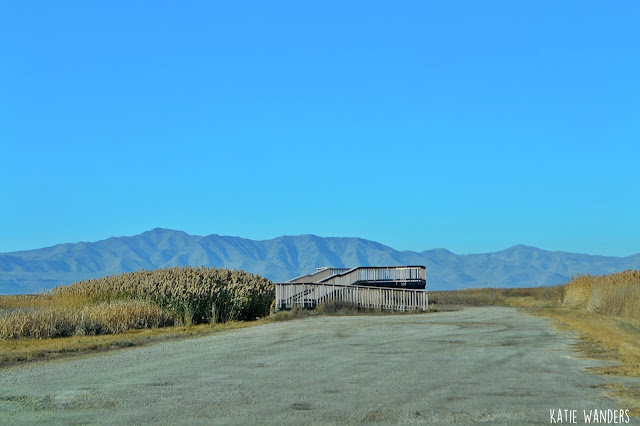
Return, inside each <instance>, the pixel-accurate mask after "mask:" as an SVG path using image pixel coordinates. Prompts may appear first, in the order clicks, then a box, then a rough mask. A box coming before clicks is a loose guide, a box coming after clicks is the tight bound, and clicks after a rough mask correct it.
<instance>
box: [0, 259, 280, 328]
mask: <svg viewBox="0 0 640 426" xmlns="http://www.w3.org/2000/svg"><path fill="white" fill-rule="evenodd" d="M273 299H274V286H273V283H272V282H271V281H269V280H267V279H266V278H262V277H260V276H259V275H253V274H249V273H247V272H244V271H238V270H233V271H230V270H228V269H216V268H211V269H210V268H191V267H185V268H171V269H159V270H154V271H144V270H143V271H137V272H130V273H125V274H119V275H114V276H110V277H105V278H100V279H94V280H87V281H81V282H77V283H74V284H72V285H70V286H59V287H56V288H54V289H53V290H52V291H49V292H45V293H44V294H40V295H23V296H0V339H14V338H22V337H25V338H51V337H66V336H74V335H80V336H82V335H96V334H110V333H118V332H122V331H125V330H130V329H139V328H152V327H164V326H171V325H181V324H186V325H191V324H194V325H195V324H202V323H210V322H211V323H217V322H226V321H230V320H252V319H255V318H256V317H263V316H267V315H268V314H269V308H270V305H271V303H272V301H273Z"/></svg>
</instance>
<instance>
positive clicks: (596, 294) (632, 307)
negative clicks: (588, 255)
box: [564, 271, 640, 322]
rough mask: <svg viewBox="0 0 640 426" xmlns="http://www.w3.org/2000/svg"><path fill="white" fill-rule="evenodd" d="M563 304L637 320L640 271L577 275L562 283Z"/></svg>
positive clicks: (638, 317) (639, 296) (639, 315)
mask: <svg viewBox="0 0 640 426" xmlns="http://www.w3.org/2000/svg"><path fill="white" fill-rule="evenodd" d="M572 278H573V277H572ZM564 305H565V306H568V307H572V308H581V309H585V310H587V311H589V312H592V313H595V314H599V315H605V316H609V317H616V318H621V319H625V320H629V321H635V322H640V271H624V272H620V273H617V274H611V275H603V276H591V275H578V276H577V277H576V278H573V279H572V280H571V281H570V282H569V283H567V284H566V285H565V295H564Z"/></svg>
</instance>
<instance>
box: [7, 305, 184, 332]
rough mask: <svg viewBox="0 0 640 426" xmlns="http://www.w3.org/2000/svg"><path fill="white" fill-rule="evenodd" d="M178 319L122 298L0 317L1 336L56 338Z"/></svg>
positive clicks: (154, 324)
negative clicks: (81, 305) (69, 307)
mask: <svg viewBox="0 0 640 426" xmlns="http://www.w3.org/2000/svg"><path fill="white" fill-rule="evenodd" d="M176 321H177V318H176V316H175V315H173V314H172V313H170V312H168V311H166V310H163V309H162V308H160V307H159V306H158V305H156V304H154V303H151V302H144V301H139V300H119V301H114V302H105V303H101V304H98V305H89V306H85V307H84V308H81V309H68V308H60V307H55V306H51V307H44V308H42V309H37V310H33V309H28V310H21V309H15V310H13V311H12V312H10V313H8V314H5V315H3V316H1V317H0V339H15V338H20V337H26V338H37V339H41V338H54V337H69V336H85V335H97V334H112V333H119V332H122V331H126V330H131V329H140V328H151V327H165V326H170V325H175V324H176Z"/></svg>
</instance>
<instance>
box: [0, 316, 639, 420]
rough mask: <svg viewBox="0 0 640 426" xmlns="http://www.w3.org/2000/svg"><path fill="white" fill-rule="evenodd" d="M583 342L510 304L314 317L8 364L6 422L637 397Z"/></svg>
mask: <svg viewBox="0 0 640 426" xmlns="http://www.w3.org/2000/svg"><path fill="white" fill-rule="evenodd" d="M574 342H575V337H574V336H573V335H571V334H569V333H565V332H558V331H556V330H554V329H553V328H552V327H551V326H550V325H549V323H548V322H547V321H546V320H544V319H541V318H537V317H531V316H527V315H524V314H522V313H520V312H518V311H517V310H515V309H511V308H500V307H482V308H467V309H464V310H461V311H456V312H443V313H432V314H425V315H386V316H350V317H312V318H308V319H301V320H295V321H287V322H280V323H272V324H267V325H261V326H256V327H251V328H246V329H240V330H232V331H228V332H223V333H220V334H215V335H211V336H207V337H199V338H193V339H189V340H182V341H175V342H165V343H159V344H156V345H153V346H148V347H139V348H131V349H124V350H118V351H113V352H108V353H105V354H99V355H92V356H86V357H84V358H73V359H67V360H60V361H55V362H48V363H37V364H31V365H28V366H23V367H16V368H12V369H4V370H0V424H52V423H66V424H68V423H83V424H86V423H90V424H92V423H113V424H149V423H154V424H155V423H160V424H212V423H216V424H229V423H231V424H265V423H266V424H307V423H310V424H325V423H334V424H345V423H363V422H367V423H377V424H388V423H469V422H489V423H491V424H494V423H513V424H522V423H546V424H548V423H549V422H550V412H549V410H551V409H554V410H556V412H557V410H558V409H563V410H564V409H575V410H578V418H577V421H578V422H582V410H583V409H585V410H591V409H602V410H607V409H612V410H613V409H620V408H622V409H624V408H629V407H624V406H621V405H620V403H619V402H617V401H615V400H612V399H608V398H607V397H606V396H605V394H604V389H603V387H602V385H603V384H604V383H612V382H614V381H615V380H621V379H614V378H611V377H603V376H597V375H592V374H588V373H587V372H586V371H585V368H586V367H589V366H597V365H603V363H602V362H599V361H594V360H585V359H581V358H577V356H578V354H577V353H576V352H574V351H573V350H572V349H571V344H572V343H574ZM627 380H629V379H627ZM634 383H637V382H634ZM630 420H631V423H634V422H636V424H637V420H638V419H634V418H631V419H630ZM565 423H566V421H565Z"/></svg>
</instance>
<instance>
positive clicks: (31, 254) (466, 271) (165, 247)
mask: <svg viewBox="0 0 640 426" xmlns="http://www.w3.org/2000/svg"><path fill="white" fill-rule="evenodd" d="M184 265H192V266H200V265H205V266H216V267H227V268H237V269H244V270H246V271H249V272H253V273H257V274H260V275H263V276H266V277H269V278H271V279H272V280H275V281H284V280H287V279H289V278H292V277H294V276H298V275H302V274H305V273H308V272H310V271H313V270H314V269H315V268H316V267H319V266H336V267H352V266H358V265H360V266H369V265H373V266H385V265H425V266H426V267H427V282H428V288H429V289H457V288H466V287H479V286H495V287H515V286H535V285H550V284H559V283H563V282H566V281H567V280H568V278H569V277H570V276H571V275H575V274H577V273H582V274H586V273H591V274H604V273H611V272H617V271H621V270H625V269H640V255H634V256H629V257H624V258H618V257H605V256H590V255H585V254H574V253H565V252H550V251H545V250H541V249H537V248H534V247H527V246H522V245H520V246H515V247H511V248H508V249H506V250H502V251H499V252H495V253H486V254H470V255H456V254H454V253H451V252H450V251H448V250H445V249H433V250H426V251H423V252H420V253H418V252H412V251H397V250H394V249H392V248H391V247H387V246H385V245H382V244H380V243H376V242H374V241H368V240H363V239H361V238H323V237H318V236H315V235H298V236H282V237H278V238H274V239H272V240H264V241H254V240H248V239H244V238H240V237H227V236H220V235H208V236H205V237H201V236H197V235H188V234H186V233H184V232H181V231H173V230H168V229H154V230H151V231H148V232H144V233H142V234H140V235H136V236H132V237H118V238H109V239H106V240H102V241H96V242H93V243H87V242H80V243H76V244H60V245H56V246H53V247H47V248H42V249H37V250H28V251H20V252H12V253H5V254H0V294H12V293H30V292H34V291H39V290H42V289H43V288H51V287H53V286H54V285H55V284H68V283H71V282H73V281H77V280H81V279H86V278H93V277H99V276H104V275H110V274H116V273H121V272H127V271H132V270H139V269H143V268H144V269H155V268H164V267H173V266H184Z"/></svg>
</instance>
